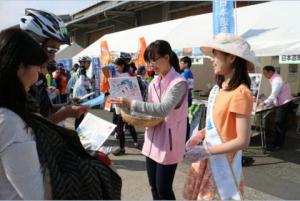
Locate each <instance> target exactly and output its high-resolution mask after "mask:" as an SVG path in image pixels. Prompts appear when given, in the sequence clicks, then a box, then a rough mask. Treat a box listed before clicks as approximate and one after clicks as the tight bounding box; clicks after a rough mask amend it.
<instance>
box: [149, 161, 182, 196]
mask: <svg viewBox="0 0 300 201" xmlns="http://www.w3.org/2000/svg"><path fill="white" fill-rule="evenodd" d="M146 167H147V174H148V180H149V184H150V186H151V192H152V196H153V199H154V200H176V198H175V194H174V192H173V187H172V186H173V180H174V176H175V171H176V168H177V163H176V164H172V165H162V164H159V163H157V162H155V161H154V160H152V159H150V158H148V157H146Z"/></svg>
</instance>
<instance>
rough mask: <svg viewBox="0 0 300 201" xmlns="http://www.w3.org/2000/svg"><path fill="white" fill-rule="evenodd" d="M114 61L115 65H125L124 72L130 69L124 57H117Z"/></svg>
mask: <svg viewBox="0 0 300 201" xmlns="http://www.w3.org/2000/svg"><path fill="white" fill-rule="evenodd" d="M114 63H115V65H118V66H123V73H127V72H128V71H129V64H128V63H127V61H126V60H125V59H124V58H117V59H116V60H115V62H114Z"/></svg>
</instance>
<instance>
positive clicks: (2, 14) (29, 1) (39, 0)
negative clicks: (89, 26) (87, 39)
mask: <svg viewBox="0 0 300 201" xmlns="http://www.w3.org/2000/svg"><path fill="white" fill-rule="evenodd" d="M99 1H100V0H0V30H3V29H5V28H8V27H10V26H13V25H16V24H19V19H20V17H22V16H23V15H24V13H25V8H35V9H41V10H45V11H49V12H51V13H53V14H56V15H63V14H73V13H75V12H77V11H79V10H82V9H84V8H86V7H88V6H90V5H93V4H95V3H97V2H99Z"/></svg>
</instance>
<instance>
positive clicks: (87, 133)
mask: <svg viewBox="0 0 300 201" xmlns="http://www.w3.org/2000/svg"><path fill="white" fill-rule="evenodd" d="M115 128H116V125H115V124H112V123H110V122H108V121H105V120H103V119H101V118H99V117H97V116H95V115H93V114H91V113H87V114H86V116H85V117H84V119H83V120H82V122H81V123H80V125H79V127H78V128H77V132H78V134H79V137H80V141H81V143H82V145H83V146H84V147H85V148H86V149H89V150H93V151H98V150H99V149H100V147H101V146H102V145H103V143H104V142H105V141H106V140H107V138H108V137H109V135H110V134H111V133H112V132H113V131H114V130H115Z"/></svg>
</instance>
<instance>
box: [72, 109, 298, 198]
mask: <svg viewBox="0 0 300 201" xmlns="http://www.w3.org/2000/svg"><path fill="white" fill-rule="evenodd" d="M91 112H92V113H94V114H96V115H97V116H100V117H101V118H103V119H106V120H108V121H110V120H111V113H109V112H107V111H103V110H92V111H91ZM72 125H73V124H72V120H67V126H68V127H71V126H72ZM137 130H138V132H139V141H140V142H142V141H143V129H142V128H137ZM105 145H110V146H114V148H115V147H117V146H118V141H117V140H116V139H115V138H114V137H113V136H111V137H110V138H109V139H108V141H107V142H106V143H105ZM126 146H127V148H126V153H127V154H126V155H124V156H119V157H115V156H112V155H110V158H111V159H112V160H113V163H114V165H115V166H116V168H117V171H118V173H119V174H120V176H121V177H122V179H123V188H122V199H124V200H151V199H152V197H151V192H150V188H149V184H148V180H147V175H146V167H145V161H144V160H145V159H144V156H143V155H141V154H140V150H139V149H135V148H133V146H132V139H131V137H130V136H126ZM244 155H246V156H251V157H253V158H254V160H255V161H254V163H253V164H251V165H250V166H248V167H244V176H245V180H246V186H247V187H246V189H245V190H246V191H245V198H246V199H249V200H279V199H284V200H299V199H300V135H296V134H295V128H290V131H289V133H288V138H287V142H286V147H285V148H284V149H283V150H281V151H278V152H274V153H267V154H262V152H261V149H260V147H259V138H253V139H252V142H251V146H250V147H249V148H248V149H247V150H246V151H244ZM188 169H189V164H188V162H186V161H185V162H183V163H181V164H180V165H179V166H178V168H177V171H176V175H175V181H174V185H173V188H174V192H175V194H176V198H177V199H183V198H182V194H181V192H182V188H183V185H184V182H185V178H186V174H187V171H188Z"/></svg>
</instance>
